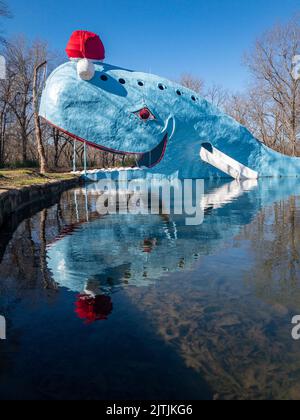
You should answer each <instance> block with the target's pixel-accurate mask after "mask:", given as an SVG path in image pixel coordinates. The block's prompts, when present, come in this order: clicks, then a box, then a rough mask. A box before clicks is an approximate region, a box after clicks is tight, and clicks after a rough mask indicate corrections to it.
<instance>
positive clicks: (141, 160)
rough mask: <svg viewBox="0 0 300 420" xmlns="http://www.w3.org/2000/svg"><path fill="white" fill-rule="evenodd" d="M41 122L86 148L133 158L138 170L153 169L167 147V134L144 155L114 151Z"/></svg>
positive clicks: (48, 122)
mask: <svg viewBox="0 0 300 420" xmlns="http://www.w3.org/2000/svg"><path fill="white" fill-rule="evenodd" d="M43 120H44V121H45V122H46V123H47V124H49V125H51V126H52V127H54V128H56V129H57V130H59V131H61V132H62V133H64V134H66V135H67V136H69V137H71V138H72V139H74V140H76V141H79V142H81V143H86V144H87V145H88V146H90V147H92V148H94V149H97V150H101V151H103V152H108V153H111V154H114V155H121V156H135V157H136V160H137V167H138V168H141V169H142V168H148V169H150V168H154V167H155V166H156V165H158V164H159V163H160V162H161V161H162V159H163V158H164V155H165V153H166V149H167V145H168V140H169V136H168V133H166V134H165V136H164V138H163V139H162V141H161V142H160V143H159V144H158V145H157V146H155V148H154V149H152V150H150V152H146V153H134V152H124V151H121V150H114V149H110V148H108V147H105V146H101V145H98V144H96V143H93V142H90V141H88V140H85V139H83V138H81V137H78V136H76V135H75V134H73V133H70V132H69V131H66V130H64V129H63V128H61V127H58V126H57V125H55V124H53V123H51V122H50V121H48V120H46V119H45V118H43Z"/></svg>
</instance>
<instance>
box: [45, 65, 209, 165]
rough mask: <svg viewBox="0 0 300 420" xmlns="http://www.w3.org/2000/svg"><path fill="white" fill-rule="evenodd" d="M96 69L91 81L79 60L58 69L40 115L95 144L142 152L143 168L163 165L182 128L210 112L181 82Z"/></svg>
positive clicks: (111, 68) (124, 151) (113, 149)
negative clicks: (80, 72)
mask: <svg viewBox="0 0 300 420" xmlns="http://www.w3.org/2000/svg"><path fill="white" fill-rule="evenodd" d="M95 69H96V71H95V75H94V77H93V78H92V79H91V80H89V81H86V80H82V79H81V78H80V77H79V76H78V74H77V64H76V62H68V63H66V64H63V65H62V66H60V67H59V68H58V69H56V70H55V71H54V72H53V73H52V74H51V75H50V77H49V79H48V81H47V84H46V87H45V89H44V92H43V95H42V101H41V108H40V115H41V117H43V118H44V119H45V120H47V121H48V122H49V123H50V124H52V125H53V126H56V127H57V128H59V129H60V130H62V131H64V132H66V133H68V134H69V135H70V136H71V137H73V138H75V139H77V140H80V141H86V142H87V143H88V144H90V145H91V146H94V147H97V148H99V149H102V150H106V151H111V152H114V153H119V154H135V155H140V156H139V162H140V166H145V167H148V168H150V167H155V166H156V165H158V163H160V162H161V161H162V160H163V158H164V155H165V153H166V150H167V149H168V148H169V147H172V142H174V141H175V138H176V133H177V132H178V130H180V129H181V131H184V130H187V127H193V126H194V125H195V123H196V121H198V120H199V115H201V114H205V113H207V110H208V105H207V102H206V101H205V100H203V99H202V98H200V97H199V96H198V95H197V94H196V93H194V92H192V91H191V90H189V89H186V88H183V87H181V86H180V85H178V84H177V83H173V82H171V81H169V80H166V79H164V78H161V77H158V76H155V75H152V74H148V73H139V72H133V71H130V70H125V69H122V68H118V67H114V66H111V65H108V64H103V63H98V64H96V65H95ZM186 135H190V134H189V133H186ZM189 140H191V139H189Z"/></svg>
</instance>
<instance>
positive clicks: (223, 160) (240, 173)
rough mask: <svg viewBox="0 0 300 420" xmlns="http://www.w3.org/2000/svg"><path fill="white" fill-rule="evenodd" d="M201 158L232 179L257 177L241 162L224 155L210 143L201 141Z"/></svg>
mask: <svg viewBox="0 0 300 420" xmlns="http://www.w3.org/2000/svg"><path fill="white" fill-rule="evenodd" d="M200 157H201V159H202V160H203V161H204V162H206V163H208V164H209V165H212V166H214V167H215V168H217V169H219V170H220V171H222V172H224V173H225V174H226V175H229V176H231V177H232V178H234V179H258V173H257V172H255V171H253V170H252V169H250V168H248V167H247V166H245V165H243V164H242V163H240V162H238V161H236V160H234V159H232V158H231V157H230V156H228V155H225V154H224V153H222V152H220V151H219V150H218V149H216V148H215V147H213V146H212V145H211V144H210V143H203V144H202V147H201V150H200Z"/></svg>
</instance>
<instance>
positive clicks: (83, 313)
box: [75, 295, 113, 324]
mask: <svg viewBox="0 0 300 420" xmlns="http://www.w3.org/2000/svg"><path fill="white" fill-rule="evenodd" d="M75 306H76V309H75V312H76V314H77V315H78V318H80V319H84V320H86V322H87V324H92V323H93V322H96V321H104V320H107V318H108V317H109V315H110V314H111V313H112V310H113V304H112V301H111V298H110V297H109V296H104V295H102V296H96V297H95V298H93V297H91V296H88V295H79V297H78V300H77V302H76V304H75Z"/></svg>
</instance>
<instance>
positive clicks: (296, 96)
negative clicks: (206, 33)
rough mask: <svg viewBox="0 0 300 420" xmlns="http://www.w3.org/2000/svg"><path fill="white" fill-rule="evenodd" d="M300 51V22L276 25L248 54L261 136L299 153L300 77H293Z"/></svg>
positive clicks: (285, 148)
mask: <svg viewBox="0 0 300 420" xmlns="http://www.w3.org/2000/svg"><path fill="white" fill-rule="evenodd" d="M299 52H300V24H299V21H298V20H297V19H293V20H292V21H290V22H289V23H288V24H286V25H276V26H275V27H274V28H273V29H272V30H271V31H269V32H267V33H266V34H265V35H264V36H263V37H262V38H261V39H259V40H257V42H256V44H255V47H254V49H253V51H252V52H251V53H250V54H248V55H247V56H246V64H247V66H248V68H249V69H250V72H251V74H252V78H253V87H252V89H251V91H250V97H251V100H252V101H253V102H252V105H253V115H252V118H253V119H254V121H255V122H256V123H257V124H258V127H259V129H260V132H261V133H260V135H261V137H260V138H261V140H262V141H263V142H265V143H266V144H268V145H271V146H273V147H276V148H277V149H279V150H280V151H283V152H286V153H290V154H292V155H294V156H295V155H296V154H297V139H298V138H299V135H300V80H296V78H295V77H293V58H294V57H295V56H296V55H297V54H299Z"/></svg>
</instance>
